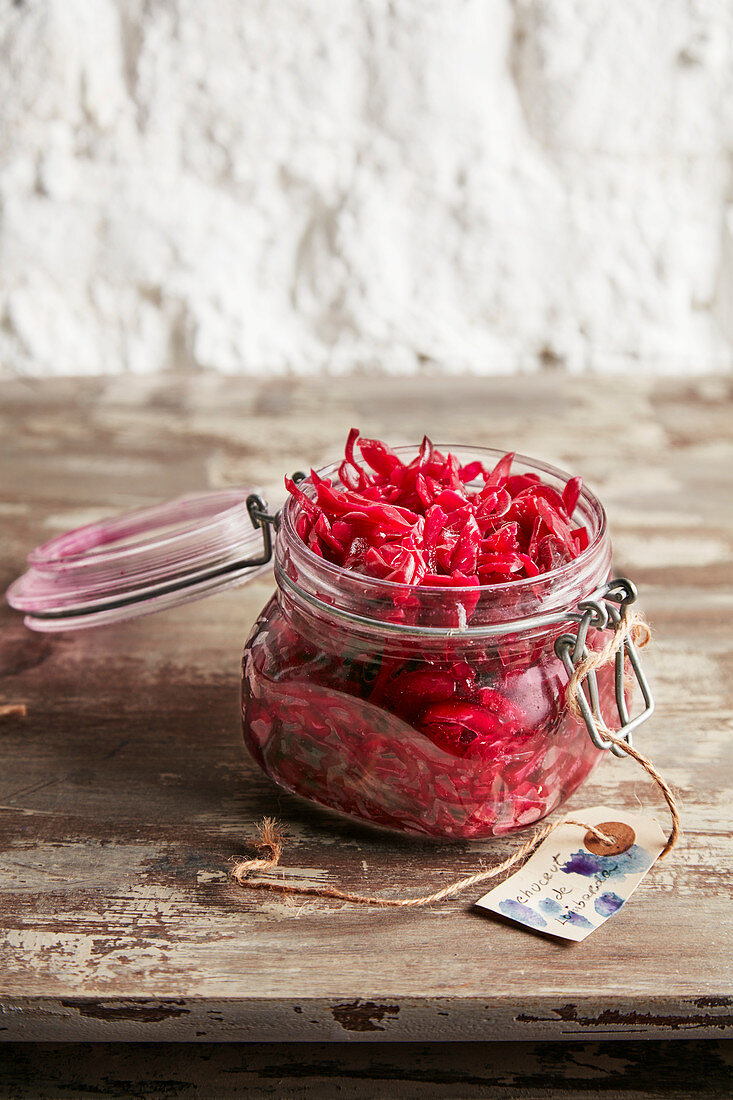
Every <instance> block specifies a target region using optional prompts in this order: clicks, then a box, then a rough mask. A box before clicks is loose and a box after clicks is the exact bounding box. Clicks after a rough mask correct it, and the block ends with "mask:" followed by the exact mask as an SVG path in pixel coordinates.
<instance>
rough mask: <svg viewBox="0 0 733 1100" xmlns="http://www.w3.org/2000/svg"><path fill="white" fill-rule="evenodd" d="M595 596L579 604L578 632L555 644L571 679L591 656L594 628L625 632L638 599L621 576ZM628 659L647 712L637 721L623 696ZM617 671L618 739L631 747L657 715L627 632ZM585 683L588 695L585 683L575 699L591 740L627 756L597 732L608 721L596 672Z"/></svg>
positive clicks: (556, 651) (615, 659)
mask: <svg viewBox="0 0 733 1100" xmlns="http://www.w3.org/2000/svg"><path fill="white" fill-rule="evenodd" d="M594 596H595V597H596V598H595V599H589V600H582V601H581V602H580V603H579V604H578V611H580V612H581V616H580V619H579V622H578V630H577V633H576V634H562V635H561V636H560V637H559V638H558V639H557V641H556V642H555V653H556V654H557V656H558V657H559V658H560V660H561V661H562V663H563V664H564V666H565V669H566V671H567V674H568V676H569V677H572V675H573V673H574V672H575V669H576V668H577V666H578V665H579V664H580V663H581V662H582V661H584V660H586V658H587V657H588V656H589V652H588V647H587V645H586V638H587V636H588V631H589V630H590V629H591V628H593V629H594V630H606V629H608V630H613V631H617V630H618V629H619V628H621V629H623V625H624V623H625V621H626V613H627V609H628V607H629V605H630V604H632V603H634V601H635V600H636V597H637V591H636V585H635V584H634V583H633V582H632V581H630V580H627V579H626V578H625V577H619V578H618V579H617V580H613V581H609V582H608V584H606V585H604V587H603V588H602V589H600V590H599V592H598V593H594ZM626 657H628V658H629V663H630V665H631V668H632V670H633V673H634V677H635V680H636V683H637V684H638V685H639V688H640V689H641V693H642V696H643V699H644V710H643V711H641V713H640V714H637V715H636V717H635V718H631V717H630V716H629V709H628V707H627V705H626V698H625V695H624V686H625V658H626ZM614 669H615V693H616V706H617V708H618V714H619V718H620V719H621V726H620V727H619V729H618V731H617V732H616V737H617V738H618V739H619V740H621V741H625V742H626V744H627V745H631V744H632V743H633V742H632V739H631V735H632V733H633V732H634V730H635V729H637V728H638V727H639V726H640V725H641V724H642V723H643V722H646V720H647V719H648V718H651V716H652V714H653V713H654V699H653V697H652V693H651V689H650V687H649V682H648V680H647V678H646V675H645V673H644V669H643V668H642V666H641V659H640V657H639V652H638V650H637V648H636V646H635V645H634V643H633V641H632V640H631V638H630V637H629V635H628V633H627V634H626V635H625V637H624V644H623V646H620V648H619V650H618V652H617V653H616V656H615V658H614ZM585 680H586V681H587V684H588V689H587V693H586V691H585V689H584V686H583V684H582V683H581V684H578V687H577V689H576V695H575V698H576V701H577V704H578V707H579V709H580V713H581V714H582V716H583V721H584V722H585V724H586V727H587V729H588V733H589V735H590V739H591V741H592V742H593V744H594V745H595V746H596V748H598V749H610V750H611V752H612V753H613V754H614V756H619V757H623V756H625V755H626V754H625V753H624V751H623V749H622V748H620V747H619V746H617V745H614V744H612V742H610V741H608V740H606V739H605V738H604V737H603V736H602V735H601V734H600V733H599V731H598V726H599V723H600V724H601V725H602V726H603V725H605V722H604V720H603V716H602V715H601V712H600V703H599V698H598V680H597V678H596V674H595V671H594V670H593V669H591V670H590V671H589V672H588V674H587V676H586V677H585Z"/></svg>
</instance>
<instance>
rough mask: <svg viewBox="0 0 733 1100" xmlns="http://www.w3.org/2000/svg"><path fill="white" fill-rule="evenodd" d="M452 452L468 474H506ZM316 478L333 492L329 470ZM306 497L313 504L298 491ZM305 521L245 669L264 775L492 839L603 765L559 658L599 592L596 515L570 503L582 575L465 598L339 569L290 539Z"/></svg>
mask: <svg viewBox="0 0 733 1100" xmlns="http://www.w3.org/2000/svg"><path fill="white" fill-rule="evenodd" d="M408 450H409V451H410V453H412V449H408V448H404V451H405V452H407V451H408ZM450 450H451V451H452V452H453V453H454V454H456V455H457V457H458V458H459V459H460V460H461V463H462V464H463V463H467V462H468V461H470V460H471V459H474V458H480V459H481V460H482V461H483V462H484V463H485V464H487V465H488V466H490V465H491V464H492V463H493V462H495V461H496V460H497V459H498V458H499V457H500V456H501V452H498V451H492V450H487V449H478V448H473V449H467V448H462V447H451V448H450ZM398 453H399V452H398ZM512 470H513V472H514V473H523V472H532V473H539V474H540V475H541V476H542V478H543V480H544V481H545V482H546V483H549V484H550V485H553V486H554V487H555V488H558V489H560V490H562V488H563V486H564V485H565V483H566V482H567V480H568V476H569V475H566V474H564V473H563V472H562V471H560V470H557V469H555V468H553V467H550V466H547V465H545V464H543V463H541V462H536V461H534V460H532V459H529V458H523V457H522V456H517V457H516V458H515V461H514V464H513V467H512ZM320 473H321V475H322V476H323V477H332V478H334V479H335V480H337V479H338V472H337V467H336V466H333V467H329V468H326V469H325V470H322V471H320ZM300 487H301V489H303V491H304V492H305V493H306V494H307V495H310V496H312V495H313V486H312V485H311V483H310V481H309V480H307V479H306V480H304V481H302V482H301V484H300ZM300 512H301V505H300V504H299V503H298V501H297V500H295V499H294V498H292V497H291V498H289V499H288V501H287V503H286V504H285V506H284V508H283V511H282V515H281V522H280V525H279V530H278V533H277V538H276V542H275V575H276V581H277V591H276V592H275V594H274V595H273V597H272V599H271V600H270V601H269V603H268V604H267V606H266V607H265V608H264V610H263V611H262V613H261V615H260V616H259V618H258V620H257V622H256V624H255V626H254V629H253V630H252V633H251V635H250V637H249V639H248V641H247V643H246V648H245V652H244V660H243V691H242V714H243V730H244V740H245V743H246V745H247V747H248V748H249V751H250V752H251V754H252V756H253V757H254V759H255V760H256V761H257V763H258V764H259V765H260V767H261V768H262V769H263V771H264V772H265V773H266V774H267V775H268V776H270V777H271V778H272V779H273V780H274V781H275V782H276V783H278V784H280V786H282V787H284V788H285V789H286V790H288V791H291V792H293V793H295V794H297V795H301V796H303V797H305V798H308V799H310V800H312V801H315V802H318V803H320V804H322V805H324V806H328V807H330V808H331V809H334V810H337V811H340V812H341V813H344V814H348V815H350V816H351V817H354V818H358V819H361V820H364V821H368V822H372V823H374V824H376V825H380V826H386V827H390V828H394V829H399V830H402V831H406V832H410V833H419V834H426V835H428V836H433V837H447V838H457V839H470V838H480V837H489V836H502V835H504V834H506V833H510V832H513V831H514V830H516V829H519V828H522V827H524V826H527V825H529V824H531V823H532V822H534V821H538V820H539V819H540V818H543V817H544V816H545V815H546V814H548V813H549V812H550V811H551V810H553V809H554V808H555V807H556V806H558V805H560V804H561V803H562V802H563V801H564V800H565V799H567V798H568V796H569V795H570V794H572V792H573V791H574V790H575V789H576V788H577V787H578V786H579V785H580V784H581V783H582V782H583V781H584V780H585V779H586V778H587V777H588V775H589V774H590V773H591V771H592V770H593V769H594V768H595V767H596V765H597V764H598V762H599V761H600V759H601V757H602V755H603V751H602V750H601V748H599V747H597V746H596V745H595V744H593V742H592V740H591V738H590V737H589V734H588V729H587V728H586V725H585V724H584V723H583V722H582V721H579V720H578V719H576V718H575V717H574V716H573V715H572V714H571V713H570V712H569V710H568V709H567V706H566V687H567V683H568V671H567V667H566V665H565V664H564V663H563V661H562V660H561V658H560V656H558V655H557V654H556V651H555V643H556V641H557V639H558V638H559V637H560V636H561V635H562V634H563V633H564V632H566V631H567V629H568V626H570V625H573V626H577V621H578V618H579V615H578V613H577V605H578V603H579V601H583V600H585V599H587V598H589V597H591V596H593V595H594V594H596V593H597V592H598V590H599V589H601V588H602V587H603V585H604V584H605V583H606V581H607V580H608V578H609V575H610V568H611V544H610V540H609V537H608V532H607V525H606V517H605V513H604V510H603V508H602V506H601V504H600V502H599V501H598V500H597V499H596V497H595V496H594V495H593V494H592V493H590V492H589V491H588V490H587V489H585V488H584V489H583V491H582V493H581V496H580V499H579V501H578V505H577V510H576V512H575V513H574V517H573V518H574V522H576V523H583V524H585V526H586V527H587V529H588V533H589V544H588V546H587V548H586V549H585V550H584V551H583V552H582V553H581V554H580V555H579V556H578V557H577V558H576V559H575V560H573V561H572V562H570V563H567V564H563V565H561V566H560V567H559V568H556V569H553V570H552V571H551V572H548V573H544V574H541V575H539V576H537V577H535V578H532V579H531V580H523V581H515V582H511V583H507V584H503V585H491V586H484V587H467V588H461V589H457V588H453V587H446V588H444V589H443V588H438V589H436V588H424V587H414V586H403V585H398V584H394V583H390V582H386V581H381V580H376V579H374V578H371V577H367V576H364V575H362V574H358V573H355V572H353V571H351V570H346V569H343V568H341V567H339V566H336V565H332V564H330V563H329V562H327V561H325V560H324V559H323V558H320V557H318V556H317V555H316V554H314V553H313V552H312V551H311V550H310V549H309V548H308V547H307V546H306V544H305V542H304V541H303V540H302V539H301V538H300V536H299V534H298V520H299V517H300ZM594 633H595V632H594V631H593V629H591V631H590V632H589V634H588V636H587V639H588V644H589V645H591V646H593V643H594ZM616 688H617V683H616V677H615V676H614V669H613V667H612V666H611V667H608V668H604V669H601V670H600V671H599V672H598V674H597V691H598V702H599V704H600V711H601V713H604V714H609V713H610V711H611V709H612V707H613V704H614V699H617V698H618V696H617V693H616ZM623 690H624V689H623V688H622V689H621V691H622V694H623ZM620 706H621V708H622V710H623V709H624V706H625V703H624V700H623V699H622V702H621V704H620Z"/></svg>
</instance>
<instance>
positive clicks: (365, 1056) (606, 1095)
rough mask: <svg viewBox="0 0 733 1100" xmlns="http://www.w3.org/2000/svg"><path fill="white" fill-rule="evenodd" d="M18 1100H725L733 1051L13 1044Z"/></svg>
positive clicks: (1, 1090)
mask: <svg viewBox="0 0 733 1100" xmlns="http://www.w3.org/2000/svg"><path fill="white" fill-rule="evenodd" d="M0 1053H2V1054H4V1055H5V1057H4V1058H0V1096H7V1097H12V1098H13V1100H24V1098H28V1100H38V1098H39V1097H43V1100H62V1098H64V1097H69V1098H72V1100H97V1098H98V1097H99V1096H110V1097H113V1096H118V1097H130V1096H134V1097H136V1098H145V1100H170V1098H171V1097H175V1098H176V1100H186V1098H191V1097H195V1098H196V1100H206V1098H211V1100H221V1098H222V1097H225V1096H246V1097H247V1100H283V1098H287V1100H374V1098H375V1097H385V1098H387V1100H473V1098H476V1100H479V1098H480V1100H560V1098H562V1100H573V1098H574V1100H589V1098H591V1097H596V1096H601V1097H603V1100H690V1097H691V1096H694V1097H695V1100H730V1095H731V1080H732V1079H733V1040H731V1039H722V1040H717V1041H716V1040H687V1041H684V1042H676V1043H673V1042H665V1041H661V1042H656V1043H648V1042H633V1041H628V1040H627V1041H623V1042H619V1041H610V1042H605V1043H591V1042H586V1043H578V1042H568V1043H519V1042H503V1043H430V1044H427V1043H389V1044H378V1045H376V1046H375V1045H374V1044H363V1043H351V1044H345V1043H328V1044H326V1043H261V1044H257V1043H251V1044H242V1043H196V1044H182V1043H160V1044H157V1043H156V1044H150V1043H57V1044H53V1043H8V1044H6V1046H5V1048H4V1049H3V1050H2V1052H0Z"/></svg>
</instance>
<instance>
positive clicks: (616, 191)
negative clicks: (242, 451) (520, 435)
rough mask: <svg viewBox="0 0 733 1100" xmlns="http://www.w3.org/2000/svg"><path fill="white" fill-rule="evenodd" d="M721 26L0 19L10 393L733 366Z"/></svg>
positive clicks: (334, 0) (671, 14) (516, 16)
mask: <svg viewBox="0 0 733 1100" xmlns="http://www.w3.org/2000/svg"><path fill="white" fill-rule="evenodd" d="M732 202H733V3H732V2H731V0H514V2H510V0H392V2H387V0H360V2H359V0H24V2H23V0H16V2H15V3H11V2H10V0H2V3H0V374H12V373H20V374H46V373H48V374H67V373H68V374H92V373H97V372H112V371H123V370H132V371H140V372H145V371H154V370H158V369H161V368H171V367H184V368H190V367H192V366H201V367H206V368H214V369H216V370H220V371H226V372H250V373H260V372H263V373H264V372H272V373H275V372H278V373H279V372H286V371H296V372H309V371H313V372H315V371H319V370H329V371H345V370H349V369H353V368H363V367H365V366H366V367H369V366H371V365H373V364H375V363H376V364H379V365H382V366H383V367H384V368H385V369H387V370H392V371H413V370H421V369H425V368H428V369H436V366H437V367H439V368H441V369H447V370H466V369H467V370H471V371H476V372H487V373H489V372H506V371H511V370H519V369H524V370H527V369H535V368H545V369H557V368H558V367H559V366H565V367H567V368H568V369H570V370H572V371H584V370H598V371H616V370H620V369H624V368H629V367H631V368H632V369H636V368H637V367H638V369H643V370H648V371H665V372H682V371H687V370H690V371H701V370H707V369H725V368H728V367H730V365H731V360H732V351H733V216H732V215H731V203H732Z"/></svg>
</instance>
